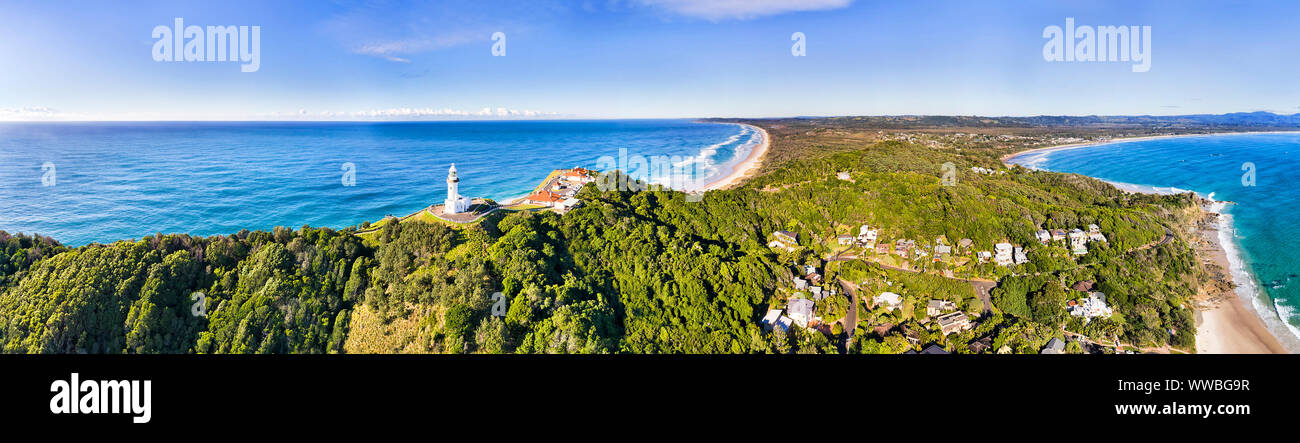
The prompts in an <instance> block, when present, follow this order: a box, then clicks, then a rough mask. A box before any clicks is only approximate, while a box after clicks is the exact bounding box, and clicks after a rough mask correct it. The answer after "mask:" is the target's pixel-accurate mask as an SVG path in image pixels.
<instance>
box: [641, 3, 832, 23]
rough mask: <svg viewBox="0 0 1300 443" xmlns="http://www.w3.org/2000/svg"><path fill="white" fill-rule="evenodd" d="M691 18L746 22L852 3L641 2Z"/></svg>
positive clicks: (822, 9)
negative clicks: (758, 18)
mask: <svg viewBox="0 0 1300 443" xmlns="http://www.w3.org/2000/svg"><path fill="white" fill-rule="evenodd" d="M640 1H641V3H644V4H646V5H651V6H656V7H660V8H664V9H667V10H669V11H672V12H675V13H678V14H681V15H686V16H690V17H696V18H703V19H708V20H714V21H718V20H726V19H736V20H748V19H752V18H757V17H762V16H768V15H777V14H784V13H787V12H802V11H825V10H829V9H839V8H843V7H846V6H848V5H849V4H850V3H853V0H640Z"/></svg>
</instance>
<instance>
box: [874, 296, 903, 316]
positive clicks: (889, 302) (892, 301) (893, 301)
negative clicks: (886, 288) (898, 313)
mask: <svg viewBox="0 0 1300 443" xmlns="http://www.w3.org/2000/svg"><path fill="white" fill-rule="evenodd" d="M871 301H872V303H874V304H875V305H876V306H884V307H886V308H888V309H889V310H891V311H892V310H895V309H898V308H899V307H901V306H903V297H902V296H901V295H898V294H895V293H893V292H882V293H880V295H877V296H875V297H874V298H872V299H871Z"/></svg>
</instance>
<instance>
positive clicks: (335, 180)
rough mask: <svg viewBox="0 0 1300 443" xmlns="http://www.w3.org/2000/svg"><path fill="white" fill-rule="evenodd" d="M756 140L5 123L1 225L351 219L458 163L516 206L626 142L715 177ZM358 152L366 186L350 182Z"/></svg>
mask: <svg viewBox="0 0 1300 443" xmlns="http://www.w3.org/2000/svg"><path fill="white" fill-rule="evenodd" d="M759 138H761V136H760V135H758V133H757V132H756V131H754V130H753V129H752V128H750V127H745V126H740V125H735V124H721V123H699V122H693V121H690V120H600V121H497V122H418V123H417V122H411V123H359V122H358V123H267V122H249V123H225V122H222V123H215V122H213V123H195V122H169V123H153V122H150V123H0V202H3V207H4V209H3V210H0V230H4V231H8V232H10V233H16V232H24V233H39V234H41V235H47V236H51V237H54V238H55V239H57V240H59V241H61V242H63V243H65V244H69V245H74V246H77V245H84V244H87V243H91V242H101V243H106V242H111V241H116V240H122V239H136V238H140V237H143V236H148V235H153V234H154V233H156V232H162V233H189V234H193V235H204V236H206V235H214V234H231V233H235V232H238V231H239V230H241V229H250V230H258V229H262V230H265V229H270V228H272V227H275V226H290V227H298V226H302V225H304V224H306V225H311V226H317V227H321V226H325V227H333V228H343V227H347V226H352V225H356V224H359V223H362V222H365V221H374V220H379V219H380V218H382V217H384V216H385V215H390V214H391V215H398V216H402V215H406V214H410V213H412V212H415V211H417V210H419V209H421V208H424V207H426V206H428V205H430V204H434V203H440V202H441V201H442V200H443V199H444V198H445V197H446V182H445V180H446V178H447V169H448V167H449V166H451V164H452V163H455V164H456V168H457V170H458V171H459V176H460V179H461V183H460V193H461V194H462V195H465V196H468V197H484V198H492V199H496V200H498V201H504V200H506V199H509V198H513V197H518V196H520V195H523V194H527V193H528V192H530V191H531V190H532V189H533V187H534V186H536V185H537V184H538V183H539V182H540V181H541V180H542V179H543V178H545V177H546V175H547V173H549V172H550V171H551V170H553V169H558V168H571V167H574V166H580V167H585V168H594V167H596V166H597V159H599V158H600V157H602V156H613V157H617V156H618V155H619V149H620V148H626V149H627V152H628V153H629V154H630V155H642V156H659V155H666V156H682V157H688V158H693V159H694V161H698V162H700V163H701V164H702V165H703V167H701V168H699V169H698V170H699V171H701V173H702V174H703V175H706V176H707V177H706V178H705V179H704V180H705V181H707V180H711V179H714V178H717V177H722V176H725V175H726V174H727V173H729V172H730V171H731V168H732V167H734V165H735V163H736V162H738V161H739V160H740V159H743V158H744V156H745V155H746V154H747V153H748V150H749V149H751V148H752V145H753V144H754V143H755V142H756V141H757V139H759ZM47 162H48V163H50V164H52V166H53V168H52V174H50V172H51V171H50V169H51V168H45V167H43V166H44V165H46V163H47ZM347 163H351V164H352V165H353V169H352V171H354V172H355V182H354V183H355V186H344V176H345V173H347V172H348V171H347V170H345V168H346V166H345V164H347ZM50 175H52V177H50ZM51 178H52V180H51ZM43 179H44V181H43ZM45 184H52V185H53V186H45Z"/></svg>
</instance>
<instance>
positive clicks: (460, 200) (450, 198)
mask: <svg viewBox="0 0 1300 443" xmlns="http://www.w3.org/2000/svg"><path fill="white" fill-rule="evenodd" d="M459 185H460V177H457V176H456V164H455V163H452V164H451V169H450V170H448V171H447V200H446V201H444V202H442V203H443V204H442V212H443V213H445V214H459V213H462V212H465V211H467V210H469V199H468V198H465V197H461V196H460V190H459V189H458V188H459Z"/></svg>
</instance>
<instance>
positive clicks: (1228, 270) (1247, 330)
mask: <svg viewBox="0 0 1300 443" xmlns="http://www.w3.org/2000/svg"><path fill="white" fill-rule="evenodd" d="M1295 133H1300V131H1257V132H1220V133H1210V134H1179V135H1159V136H1144V137H1129V138H1119V139H1113V140H1107V141H1097V142H1085V143H1071V144H1066V145H1058V146H1048V147H1043V148H1034V149H1029V150H1025V151H1020V152H1014V153H1010V154H1007V155H1004V156H1002V157H1001V158H1000V160H1001V161H1002V163H1003V164H1004V165H1006V166H1008V167H1009V166H1012V165H1014V164H1018V163H1015V162H1013V161H1012V160H1015V159H1017V158H1021V157H1025V156H1028V155H1033V154H1045V153H1049V152H1055V151H1061V150H1069V149H1079V148H1086V147H1094V146H1102V145H1109V144H1117V143H1127V142H1137V141H1145V140H1158V139H1167V138H1181V137H1209V136H1226V135H1245V134H1295ZM1022 166H1023V165H1022ZM1094 178H1095V177H1094ZM1098 180H1101V181H1104V182H1107V183H1110V184H1111V185H1112V186H1115V187H1117V188H1119V189H1121V190H1124V191H1126V192H1147V193H1162V192H1160V191H1158V190H1155V189H1150V190H1145V189H1140V188H1141V186H1140V185H1136V186H1135V185H1127V184H1123V183H1115V182H1111V181H1109V180H1104V179H1100V178H1098ZM1170 189H1171V190H1173V189H1174V188H1170ZM1171 192H1172V191H1171ZM1184 192H1186V191H1184ZM1210 202H1211V205H1203V206H1202V207H1201V208H1200V209H1201V211H1202V216H1203V218H1209V217H1212V218H1214V219H1215V221H1214V223H1210V224H1206V226H1204V227H1202V228H1200V229H1197V235H1198V236H1200V237H1201V240H1202V241H1203V242H1204V243H1205V244H1206V245H1207V246H1205V247H1197V248H1194V252H1195V254H1196V255H1197V256H1198V257H1199V258H1200V261H1201V262H1203V263H1204V262H1210V263H1213V264H1215V265H1217V266H1218V267H1219V268H1220V269H1221V270H1222V272H1223V274H1222V275H1220V276H1217V277H1216V279H1218V280H1220V281H1222V282H1223V283H1225V284H1227V285H1228V286H1229V287H1230V288H1231V289H1230V290H1227V291H1221V292H1220V293H1218V294H1215V296H1216V300H1211V301H1212V302H1213V303H1210V304H1209V305H1208V306H1198V307H1197V309H1196V350H1197V353H1205V354H1285V353H1288V352H1290V351H1296V352H1300V341H1297V340H1295V338H1294V337H1290V336H1280V334H1278V333H1277V332H1275V331H1274V330H1273V328H1270V327H1269V325H1268V321H1269V320H1272V319H1266V318H1265V316H1267V315H1269V314H1271V317H1273V319H1276V321H1277V322H1279V325H1280V324H1281V323H1280V322H1282V321H1283V320H1281V317H1280V316H1278V314H1277V313H1276V312H1272V311H1268V310H1264V309H1257V308H1256V307H1255V306H1252V301H1251V300H1248V298H1250V297H1259V296H1261V295H1262V294H1261V293H1259V292H1253V293H1252V292H1251V291H1253V290H1254V291H1257V289H1252V288H1257V285H1256V284H1255V281H1254V280H1255V279H1254V277H1253V273H1252V272H1251V270H1250V269H1249V266H1247V265H1246V264H1245V261H1244V260H1242V257H1241V256H1240V246H1237V245H1235V244H1231V242H1232V239H1231V238H1230V232H1232V229H1233V228H1232V226H1231V218H1230V217H1231V216H1230V215H1228V214H1225V213H1223V209H1222V204H1221V203H1220V202H1214V201H1213V200H1210ZM1212 205H1218V206H1217V207H1207V206H1212ZM1234 253H1235V256H1231V257H1230V254H1234ZM1233 258H1235V259H1236V260H1235V261H1234V260H1232V259H1233ZM1243 280H1245V281H1243ZM1283 338H1288V339H1291V340H1289V341H1287V343H1288V344H1289V345H1290V346H1284V345H1283Z"/></svg>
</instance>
